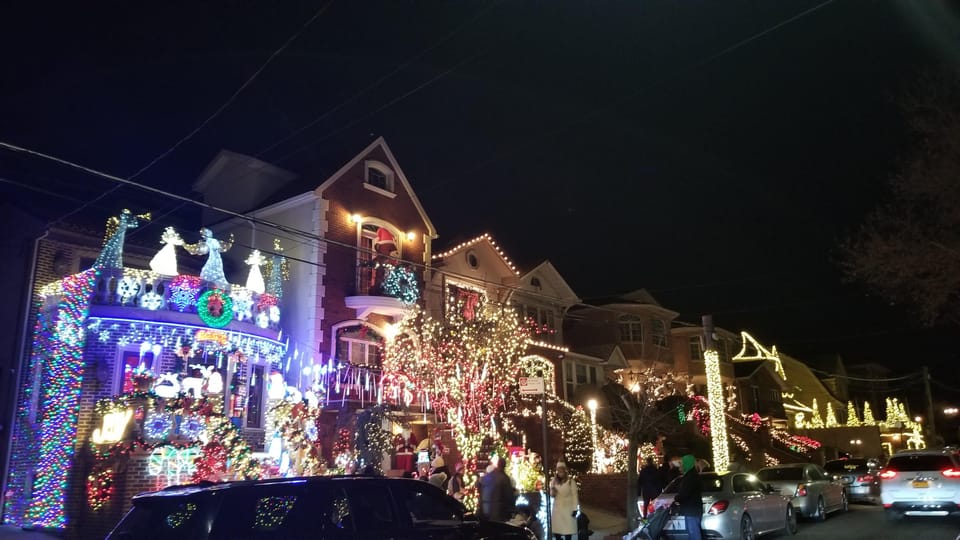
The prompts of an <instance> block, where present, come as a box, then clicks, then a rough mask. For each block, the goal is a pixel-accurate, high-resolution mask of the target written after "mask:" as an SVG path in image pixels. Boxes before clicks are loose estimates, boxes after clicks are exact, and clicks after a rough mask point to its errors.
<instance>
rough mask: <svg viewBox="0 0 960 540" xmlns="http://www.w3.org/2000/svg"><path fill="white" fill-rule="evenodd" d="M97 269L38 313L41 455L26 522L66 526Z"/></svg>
mask: <svg viewBox="0 0 960 540" xmlns="http://www.w3.org/2000/svg"><path fill="white" fill-rule="evenodd" d="M98 275H99V272H98V271H97V270H86V271H84V272H80V273H79V274H75V275H73V276H68V277H66V278H64V279H63V282H62V286H63V296H62V297H61V299H60V303H59V305H58V306H57V308H56V315H55V319H54V320H51V318H50V317H51V315H52V314H51V313H49V312H47V313H44V312H41V313H40V314H38V324H37V331H36V332H35V335H34V346H33V353H32V356H33V357H32V358H31V365H34V366H36V365H42V366H43V368H44V369H43V378H42V384H41V385H40V392H41V396H40V397H41V401H40V410H41V411H42V414H41V415H39V418H40V419H41V420H40V425H39V450H38V459H37V462H36V465H35V467H34V474H35V481H34V483H33V493H32V497H31V500H30V505H29V507H28V509H27V512H26V519H27V521H28V522H30V523H32V524H34V525H37V526H40V527H50V528H62V527H64V526H65V525H66V513H65V511H64V503H65V499H66V488H67V481H68V479H69V477H70V469H71V464H72V461H73V452H74V448H76V432H77V417H78V414H79V407H80V387H81V382H82V379H83V348H84V345H85V343H86V336H87V333H86V332H85V331H84V323H85V322H86V318H87V314H88V313H89V308H90V297H91V294H92V293H93V290H94V287H95V284H96V279H97V276H98Z"/></svg>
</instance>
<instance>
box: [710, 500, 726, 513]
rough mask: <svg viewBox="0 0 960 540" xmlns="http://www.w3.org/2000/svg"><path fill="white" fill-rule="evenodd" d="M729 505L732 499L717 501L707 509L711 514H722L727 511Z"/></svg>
mask: <svg viewBox="0 0 960 540" xmlns="http://www.w3.org/2000/svg"><path fill="white" fill-rule="evenodd" d="M728 506H730V501H717V502H715V503H713V504H712V505H710V509H709V510H707V513H708V514H710V515H711V516H715V515H717V514H722V513H724V512H726V511H727V507H728Z"/></svg>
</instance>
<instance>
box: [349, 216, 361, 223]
mask: <svg viewBox="0 0 960 540" xmlns="http://www.w3.org/2000/svg"><path fill="white" fill-rule="evenodd" d="M350 221H352V222H354V223H360V222H361V221H363V217H361V216H360V214H353V215H351V216H350Z"/></svg>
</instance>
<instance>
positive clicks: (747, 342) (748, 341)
mask: <svg viewBox="0 0 960 540" xmlns="http://www.w3.org/2000/svg"><path fill="white" fill-rule="evenodd" d="M740 341H741V342H743V347H742V348H741V349H740V352H738V353H737V354H736V355H734V357H733V359H732V360H733V361H734V362H747V361H752V360H769V361H771V362H773V363H774V369H775V370H776V372H777V374H778V375H780V378H782V379H783V380H787V374H786V373H785V372H784V371H783V362H781V361H780V353H778V352H777V346H776V345H774V346H773V347H771V348H770V349H767V348H766V347H764V346H763V345H761V344H760V342H759V341H757V340H756V339H754V337H753V336H751V335H750V334H748V333H746V332H740ZM748 346H753V352H752V353H751V352H750V351H749V350H748Z"/></svg>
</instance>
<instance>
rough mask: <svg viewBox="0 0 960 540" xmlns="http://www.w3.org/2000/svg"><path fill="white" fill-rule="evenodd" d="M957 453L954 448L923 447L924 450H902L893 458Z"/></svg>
mask: <svg viewBox="0 0 960 540" xmlns="http://www.w3.org/2000/svg"><path fill="white" fill-rule="evenodd" d="M954 454H956V452H955V451H954V450H947V449H939V448H937V449H926V448H925V449H923V450H900V451H899V452H897V453H896V454H894V455H893V456H891V458H894V457H899V456H951V455H954Z"/></svg>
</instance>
